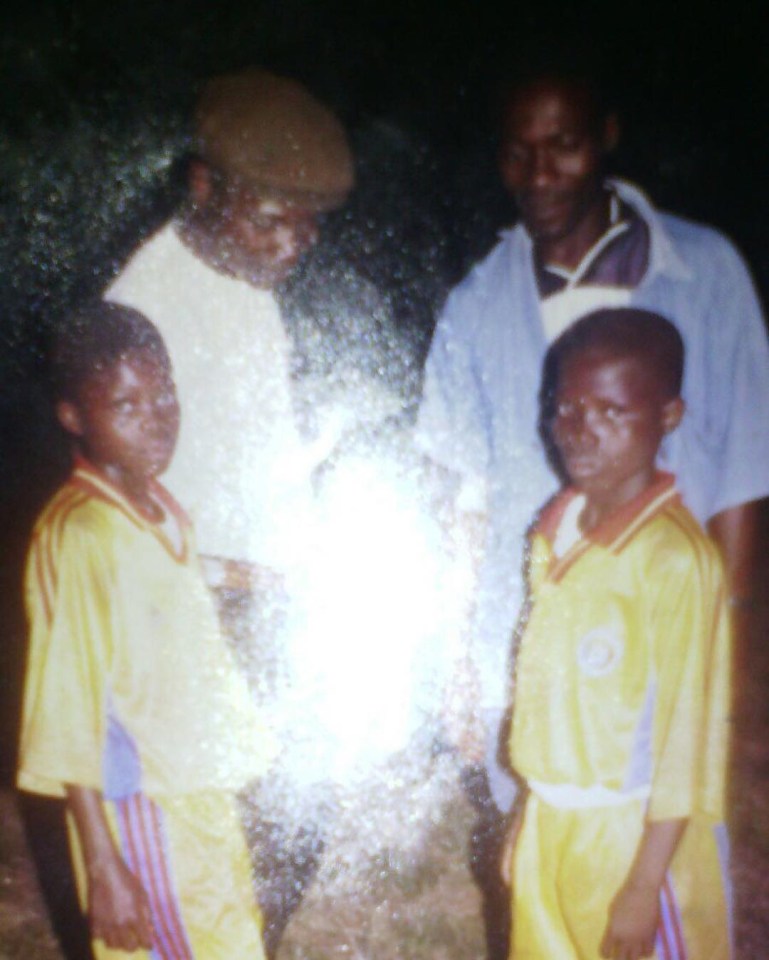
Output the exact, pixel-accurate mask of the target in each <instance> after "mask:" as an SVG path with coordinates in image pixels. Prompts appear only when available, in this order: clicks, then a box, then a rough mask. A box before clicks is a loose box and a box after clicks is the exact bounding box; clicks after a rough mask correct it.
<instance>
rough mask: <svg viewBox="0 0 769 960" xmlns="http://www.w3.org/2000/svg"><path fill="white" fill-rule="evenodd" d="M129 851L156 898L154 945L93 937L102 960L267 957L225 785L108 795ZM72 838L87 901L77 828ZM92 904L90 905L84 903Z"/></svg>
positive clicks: (117, 833) (119, 837)
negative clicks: (153, 794)
mask: <svg viewBox="0 0 769 960" xmlns="http://www.w3.org/2000/svg"><path fill="white" fill-rule="evenodd" d="M104 806H105V810H106V813H107V817H108V820H109V823H110V826H111V828H112V831H113V836H114V837H115V839H116V842H117V843H118V844H119V847H120V850H121V851H122V854H123V858H124V859H125V861H126V863H127V864H128V866H129V867H130V868H131V870H132V871H133V872H134V874H135V875H136V876H138V877H139V879H140V880H141V882H142V885H143V886H144V889H145V891H146V892H147V895H148V896H149V899H150V907H151V910H152V917H153V924H154V928H155V943H154V945H153V949H152V951H151V952H149V953H148V952H147V951H144V950H139V951H135V952H133V953H125V952H124V951H122V950H110V949H109V948H108V947H106V946H105V945H104V943H103V942H102V941H99V940H94V941H93V950H94V957H95V958H96V960H233V958H235V957H248V958H249V960H263V957H264V950H263V947H262V917H261V913H260V912H259V908H258V906H257V904H256V899H255V896H254V892H253V883H252V876H251V865H250V861H249V856H248V849H247V847H246V843H245V840H244V837H243V832H242V829H241V825H240V820H239V817H238V812H237V807H236V803H235V800H234V798H233V797H231V796H229V795H228V794H223V793H219V792H210V793H204V794H195V795H193V796H184V797H171V798H168V797H164V798H163V799H162V800H150V799H149V798H148V797H146V796H144V795H143V794H134V795H133V796H131V797H130V798H128V799H126V800H119V801H109V802H105V805H104ZM70 845H71V849H72V857H73V861H74V864H75V871H76V874H77V878H78V886H79V890H80V897H81V903H83V904H85V903H86V897H87V890H86V885H85V876H84V871H83V862H82V857H81V853H80V848H79V842H78V837H77V831H76V830H75V828H74V825H73V824H72V823H70ZM84 909H85V906H84Z"/></svg>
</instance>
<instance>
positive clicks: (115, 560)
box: [18, 463, 275, 798]
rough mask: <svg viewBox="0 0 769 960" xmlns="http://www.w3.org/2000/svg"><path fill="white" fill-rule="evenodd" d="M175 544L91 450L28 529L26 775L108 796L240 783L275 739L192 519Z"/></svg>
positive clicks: (159, 494)
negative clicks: (208, 581) (230, 638)
mask: <svg viewBox="0 0 769 960" xmlns="http://www.w3.org/2000/svg"><path fill="white" fill-rule="evenodd" d="M154 495H155V497H156V499H157V500H158V501H159V503H160V504H161V505H162V507H163V510H164V511H166V513H168V514H170V515H171V516H172V518H173V519H174V521H175V523H176V529H177V530H180V531H181V536H180V538H179V541H178V542H177V543H174V542H173V541H172V539H171V538H169V536H168V535H167V534H166V532H165V530H164V528H163V526H162V525H161V524H158V523H155V522H153V521H151V520H150V519H148V518H147V517H146V516H144V515H143V514H142V513H141V512H140V511H139V510H138V509H137V508H136V507H135V506H134V505H133V504H132V503H130V502H129V501H128V500H127V499H126V498H125V497H124V496H122V494H121V493H120V492H119V491H118V490H116V489H115V488H114V487H113V486H112V485H111V484H110V483H109V482H108V481H107V480H106V479H105V478H104V477H103V476H102V475H100V474H99V473H98V472H97V471H96V470H95V469H93V468H92V467H90V466H89V465H87V464H84V463H81V464H79V466H78V467H77V469H76V470H75V472H74V473H73V475H72V477H71V479H70V480H69V482H68V483H67V484H66V485H65V486H63V487H62V489H61V490H59V492H58V493H57V494H56V495H55V496H54V497H53V499H52V500H51V502H50V503H49V504H48V506H47V507H46V508H45V510H44V511H43V513H42V515H41V516H40V518H39V520H38V522H37V524H36V526H35V529H34V533H33V536H32V542H31V546H30V550H29V558H28V566H27V575H26V602H27V611H28V616H29V621H30V648H29V657H28V666H27V676H26V682H25V696H24V711H23V720H22V732H21V744H20V760H19V774H18V783H19V786H20V787H22V788H24V789H28V790H32V791H36V792H41V793H47V794H51V795H62V794H63V784H65V783H75V784H79V785H81V786H85V787H92V788H96V789H99V790H101V791H102V792H103V793H104V795H105V797H107V798H118V797H122V796H127V795H129V794H131V793H133V792H135V791H137V790H141V791H142V792H144V793H145V794H147V795H148V796H156V797H157V796H163V795H182V794H192V793H196V792H198V791H201V790H210V789H226V790H230V789H238V788H240V787H241V786H243V785H244V784H245V783H246V782H247V781H248V780H250V779H252V778H253V777H254V776H256V775H258V774H260V773H262V772H263V771H264V769H265V767H266V766H267V765H268V763H269V761H270V759H271V757H272V755H273V753H274V749H275V744H274V739H273V736H272V734H271V733H270V732H269V731H268V729H267V728H266V726H265V724H264V723H263V722H261V720H260V717H259V716H258V714H257V710H256V707H255V706H254V704H253V703H252V701H251V697H250V696H249V693H248V689H247V686H246V682H245V680H244V679H243V677H242V676H241V675H240V673H239V671H238V670H237V668H236V665H235V663H234V661H233V658H232V656H231V653H230V651H229V649H228V648H227V646H226V645H225V642H224V640H223V638H222V636H221V633H220V631H219V627H218V623H217V619H216V613H215V610H214V607H213V603H212V599H211V597H210V595H209V592H208V590H207V588H206V586H205V584H204V582H203V578H202V575H201V572H200V569H199V564H198V559H197V556H196V553H195V549H194V544H193V540H192V532H191V529H190V525H189V522H188V521H187V519H186V517H185V516H184V514H183V512H182V511H181V508H180V507H179V506H178V505H177V504H176V503H175V501H173V499H172V498H171V497H170V495H169V494H168V493H167V492H166V491H165V490H164V489H163V488H162V487H161V486H160V485H159V484H156V485H155V487H154Z"/></svg>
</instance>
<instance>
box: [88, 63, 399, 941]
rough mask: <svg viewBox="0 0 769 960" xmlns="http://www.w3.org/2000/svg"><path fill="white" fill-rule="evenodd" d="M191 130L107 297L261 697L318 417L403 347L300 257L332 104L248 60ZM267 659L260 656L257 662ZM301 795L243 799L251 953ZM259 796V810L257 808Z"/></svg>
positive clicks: (330, 186) (372, 302) (302, 880)
mask: <svg viewBox="0 0 769 960" xmlns="http://www.w3.org/2000/svg"><path fill="white" fill-rule="evenodd" d="M195 126H196V139H197V143H196V146H197V152H196V155H195V156H194V157H193V158H192V159H191V161H190V164H189V181H188V187H189V195H188V201H187V203H186V204H185V205H184V206H183V208H182V209H181V211H180V212H179V214H178V216H177V217H176V218H174V219H173V220H172V221H171V222H169V223H167V224H166V225H165V226H163V227H162V228H161V229H160V230H159V231H158V232H157V233H156V234H154V235H153V236H151V237H150V238H149V239H148V240H147V241H145V242H144V244H143V245H142V246H141V247H140V248H139V249H138V250H137V251H136V253H135V254H134V255H133V257H132V258H131V259H130V260H129V262H128V263H127V265H126V266H125V268H124V269H123V270H122V272H121V273H120V275H119V276H118V277H117V278H116V279H115V280H114V281H113V282H112V284H111V285H110V287H109V289H108V291H107V293H106V297H107V299H110V300H113V301H117V302H120V303H123V304H126V305H128V306H132V307H134V308H136V309H138V310H140V311H141V312H142V313H144V314H146V315H147V316H148V317H149V318H150V319H151V320H152V321H153V322H154V323H155V324H156V326H157V327H158V328H159V330H160V332H161V334H162V335H163V337H164V339H165V341H166V343H167V345H168V349H169V354H170V357H171V361H172V365H173V371H174V378H175V381H176V384H177V389H178V394H179V400H180V405H181V409H182V422H181V431H180V437H179V443H178V447H177V450H176V453H175V455H174V460H173V462H172V464H171V466H170V468H169V470H168V472H167V473H166V475H165V478H164V479H165V482H166V483H167V484H168V486H169V487H170V489H171V490H172V492H173V493H174V494H175V496H176V497H177V498H178V500H179V501H180V503H181V504H182V505H183V506H184V507H185V508H186V509H187V510H188V511H189V513H190V514H191V515H192V518H193V522H194V524H195V528H196V532H197V541H198V548H199V551H200V554H201V557H202V560H203V566H204V571H205V573H206V577H207V580H208V582H209V585H210V586H211V587H212V588H213V589H214V591H215V592H216V593H217V595H218V598H219V600H220V610H221V612H222V616H223V622H224V625H225V629H226V630H227V632H228V633H229V634H230V636H231V637H232V638H233V639H234V640H235V641H236V642H237V643H239V645H240V647H241V649H242V648H243V647H245V646H247V644H246V643H244V640H246V641H247V640H248V639H249V638H250V639H251V640H253V638H254V636H255V635H256V640H255V642H254V644H253V646H252V648H251V650H252V653H251V659H252V663H253V669H250V674H251V679H252V680H253V682H254V686H255V689H256V693H257V695H258V696H262V697H264V698H265V699H266V700H267V701H268V702H271V698H272V699H274V698H275V696H276V689H277V688H278V687H279V686H280V684H281V682H283V683H284V684H285V680H286V678H285V669H286V668H285V665H284V664H283V665H281V663H280V658H281V649H280V648H281V647H282V646H283V645H284V638H285V637H286V635H287V628H286V622H287V621H288V622H290V621H291V617H292V613H291V604H290V603H288V602H287V597H288V596H290V594H291V578H292V575H294V573H295V571H296V568H297V566H298V565H300V561H301V554H302V551H303V546H304V540H303V537H304V536H305V534H306V526H307V525H306V524H305V522H304V521H305V518H307V517H308V515H309V513H310V511H311V476H312V474H313V470H314V469H315V468H316V467H317V466H318V464H319V463H320V462H321V461H322V460H323V458H324V456H325V455H326V454H327V453H328V452H329V450H330V449H331V448H332V447H333V446H334V444H335V443H336V442H337V441H339V439H340V436H339V434H340V428H339V424H340V422H341V421H342V420H344V417H343V416H340V415H337V414H338V410H337V412H336V413H332V415H330V416H329V417H327V418H326V420H327V421H329V422H331V423H332V424H333V425H334V429H330V428H329V429H327V428H328V427H329V423H327V422H326V423H324V422H323V415H322V412H323V410H324V409H325V408H327V407H330V406H332V404H330V403H329V398H332V399H333V398H334V397H337V398H338V396H339V394H340V390H341V389H342V387H344V389H345V390H346V391H347V393H346V395H345V401H344V403H343V404H341V406H343V407H344V409H345V410H346V411H347V412H348V413H349V411H350V410H351V409H354V410H355V411H356V412H355V416H354V419H355V423H354V424H353V425H352V426H353V428H354V429H358V428H359V427H360V426H361V423H362V421H363V420H364V419H365V417H366V415H367V413H368V414H370V415H371V416H372V417H374V418H376V417H380V416H382V415H384V416H387V415H388V414H389V412H390V411H389V410H387V409H386V408H387V407H388V403H387V402H385V403H384V404H382V403H380V402H379V401H376V402H373V403H368V402H363V401H362V399H361V396H356V397H354V398H351V395H350V389H351V384H355V383H359V384H363V383H364V382H366V383H370V377H369V376H368V375H369V374H370V373H371V370H372V369H373V368H374V367H377V366H378V367H379V368H380V369H381V368H382V367H383V357H382V354H383V353H386V354H387V356H388V358H389V361H390V363H395V364H396V365H397V363H398V360H397V357H401V358H403V357H404V356H405V351H404V350H402V349H401V348H400V345H399V344H398V343H397V342H396V341H397V335H396V333H395V331H394V330H393V328H392V324H391V320H390V317H389V313H388V311H387V310H386V309H385V307H384V305H383V302H382V300H381V298H380V297H379V296H378V294H377V293H376V291H375V290H374V289H373V287H372V286H371V285H370V284H368V283H366V282H365V281H362V280H360V279H359V278H356V277H355V276H354V275H353V274H351V272H350V271H349V270H346V269H344V267H343V265H338V264H337V265H334V264H333V262H332V261H333V260H334V259H335V258H333V257H331V258H327V259H326V261H325V262H324V261H322V260H321V269H322V271H323V276H322V277H321V278H319V277H318V267H317V265H316V266H315V267H308V266H307V262H308V261H312V257H310V258H307V257H305V254H308V253H309V251H310V248H312V247H313V246H314V244H315V243H316V240H317V239H318V233H319V218H320V216H321V215H322V214H324V213H326V212H328V211H331V210H333V209H335V208H338V207H339V206H341V205H342V204H343V203H344V201H345V199H346V198H347V196H348V194H349V193H350V191H351V189H352V188H353V185H354V167H353V158H352V154H351V151H350V148H349V145H348V141H347V137H346V135H345V131H344V129H343V127H342V125H341V124H340V122H339V121H338V120H337V118H336V117H335V116H334V115H333V113H331V111H330V110H329V109H327V108H326V107H325V106H324V105H323V104H321V103H319V102H318V101H317V100H316V99H315V98H314V97H313V96H311V95H310V94H309V93H308V91H307V90H306V89H305V88H304V87H303V86H301V85H300V84H299V83H297V82H295V81H293V80H289V79H286V78H283V77H278V76H275V75H273V74H271V73H268V72H266V71H264V70H261V69H247V70H244V71H242V72H239V73H236V74H232V75H228V76H222V77H217V78H215V79H213V80H210V81H209V82H208V83H207V84H206V85H205V87H204V89H203V91H202V93H201V96H200V98H199V101H198V105H197V110H196V116H195ZM337 259H338V258H337ZM300 261H302V262H301V263H300ZM297 276H300V277H301V280H302V283H301V284H299V286H298V288H297V283H296V279H297ZM324 296H325V300H323V297H324ZM361 344H365V350H364V348H362V347H361ZM356 351H357V353H356ZM408 365H409V364H408V359H407V358H406V361H405V363H404V368H405V367H408ZM374 392H375V393H377V391H374ZM377 395H379V394H377ZM391 399H392V397H391ZM324 403H325V407H324ZM397 405H398V401H397V398H396V400H395V407H397ZM337 406H338V407H339V406H340V405H339V404H338V405H337ZM348 419H349V418H348ZM347 425H348V426H349V423H348V424H347ZM335 430H336V432H335ZM271 647H272V649H270V648H271ZM273 655H274V656H275V657H276V659H277V661H278V662H277V664H276V663H274V662H273V663H269V662H268V663H267V664H266V665H265V661H269V660H270V657H271V656H273ZM246 656H248V654H246ZM281 671H283V673H281ZM289 682H290V681H289ZM303 721H304V727H305V728H307V727H308V726H309V725H310V724H311V721H310V720H308V719H307V718H306V717H304V718H303ZM290 723H291V727H290V729H288V730H285V729H284V730H281V731H280V733H281V734H286V735H287V740H288V742H286V743H285V749H284V751H283V756H282V758H281V762H282V763H283V764H284V766H285V765H293V767H298V766H300V765H301V764H300V763H299V762H298V760H297V757H298V756H300V755H302V756H304V755H306V753H307V746H306V742H305V745H304V747H303V748H302V747H301V746H300V747H298V748H297V747H296V741H297V740H301V738H302V735H303V734H302V733H301V732H299V731H297V729H296V728H295V727H296V726H298V723H297V724H296V725H294V721H293V719H291V720H290ZM306 732H307V731H306V730H305V733H306ZM310 737H311V734H310ZM292 741H294V743H293V747H292ZM292 749H294V759H293V760H291V759H290V758H289V759H286V757H287V756H288V755H289V754H290V753H291V750H292ZM302 749H303V750H304V753H302ZM278 779H280V778H278ZM289 779H290V778H289ZM302 786H303V788H304V787H306V786H307V784H306V783H305V784H303V785H302ZM306 792H307V793H309V795H310V800H309V801H308V800H307V797H306V796H305V797H304V799H303V800H301V801H297V800H296V797H295V796H294V795H293V794H292V788H291V787H287V788H286V791H285V793H284V795H283V796H281V795H280V792H279V791H278V792H277V793H276V789H275V788H274V787H272V793H271V795H270V798H269V799H268V800H267V801H266V803H264V804H262V803H261V797H260V800H259V801H253V803H252V806H253V808H254V810H253V811H252V812H253V813H254V818H255V823H254V824H252V827H253V842H254V845H255V846H256V847H257V851H256V856H257V859H258V860H259V861H260V867H259V873H260V891H259V895H260V901H261V904H262V909H263V913H264V914H265V921H266V924H265V926H266V929H265V946H266V949H267V952H268V955H274V953H275V951H276V949H277V945H278V942H279V939H280V936H281V934H282V932H283V929H284V927H285V924H286V922H287V920H288V917H289V915H290V914H291V912H292V911H293V910H294V909H295V908H296V906H297V905H298V902H299V900H300V899H301V896H302V892H303V888H304V886H305V885H306V882H307V880H308V878H309V876H311V875H312V874H313V873H314V871H315V869H316V867H317V861H318V858H319V848H320V846H321V841H319V840H318V836H319V835H320V834H322V832H323V831H322V826H321V827H319V826H318V824H319V823H320V822H321V821H322V819H323V814H322V808H323V805H324V804H323V801H322V800H321V799H318V795H313V786H312V785H310V788H309V789H308V791H306ZM319 795H320V796H325V794H324V793H323V788H322V787H321V790H320V793H319ZM308 804H309V806H310V807H314V809H313V810H312V816H309V817H305V816H304V814H303V811H304V810H306V809H307V807H308ZM265 806H266V807H267V808H268V810H269V811H270V812H268V813H267V814H266V816H265V815H264V814H263V813H259V812H258V811H259V810H263V809H264V807H265ZM292 806H296V807H297V810H292V809H291V808H292ZM276 810H277V811H278V813H277V815H276V813H275V812H276ZM297 811H298V812H297ZM271 820H272V821H278V822H272V823H270V822H269V821H271ZM308 823H309V826H308Z"/></svg>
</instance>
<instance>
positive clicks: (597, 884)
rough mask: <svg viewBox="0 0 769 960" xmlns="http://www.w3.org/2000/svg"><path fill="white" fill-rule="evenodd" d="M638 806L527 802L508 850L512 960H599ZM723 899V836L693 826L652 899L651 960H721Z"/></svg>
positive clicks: (641, 810) (726, 921)
mask: <svg viewBox="0 0 769 960" xmlns="http://www.w3.org/2000/svg"><path fill="white" fill-rule="evenodd" d="M645 809H646V801H645V800H643V799H637V800H629V801H628V802H627V803H622V804H619V805H616V806H603V807H599V808H583V809H563V808H559V807H554V806H551V805H550V804H547V803H544V802H543V801H542V800H541V799H540V798H538V797H537V796H536V795H535V794H530V795H529V796H528V797H527V800H526V809H525V813H524V820H523V824H522V827H521V832H520V834H519V836H518V841H517V845H516V850H515V859H514V864H513V888H512V915H513V916H512V927H513V931H512V940H511V944H512V946H511V958H514V960H543V958H545V957H546V958H547V960H599V957H600V953H599V948H600V943H601V940H602V938H603V935H604V932H605V930H606V924H607V920H608V913H609V906H610V904H611V902H612V900H613V898H614V896H615V895H616V893H617V891H618V890H619V888H620V887H621V886H622V884H623V883H624V881H625V878H626V877H627V875H628V872H629V870H630V866H631V864H632V862H633V858H634V856H635V853H636V850H637V848H638V844H639V842H640V839H641V834H642V832H643V826H644V819H645ZM730 903H731V895H730V887H729V882H728V851H727V849H726V833H725V830H724V828H723V827H722V826H719V827H714V826H713V825H712V824H705V823H701V822H698V821H697V820H691V821H690V822H689V824H688V826H687V828H686V831H685V833H684V836H683V839H682V841H681V843H680V845H679V848H678V850H677V851H676V854H675V857H674V858H673V862H672V864H671V867H670V870H669V872H668V876H667V878H666V880H665V883H664V885H663V888H662V890H661V893H660V925H659V928H658V932H657V938H656V947H655V952H654V955H653V956H654V960H728V958H729V957H730V956H731V950H730V940H731V936H730V928H731V922H730V921H731V909H730Z"/></svg>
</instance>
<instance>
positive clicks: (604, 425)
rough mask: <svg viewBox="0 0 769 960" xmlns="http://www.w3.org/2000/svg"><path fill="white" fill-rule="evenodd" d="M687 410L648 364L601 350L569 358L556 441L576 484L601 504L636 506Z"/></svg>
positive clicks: (559, 403)
mask: <svg viewBox="0 0 769 960" xmlns="http://www.w3.org/2000/svg"><path fill="white" fill-rule="evenodd" d="M682 409H683V407H682V403H681V401H680V400H679V399H678V398H676V399H670V398H669V397H668V396H666V394H665V391H664V389H663V387H662V384H661V382H660V378H658V377H655V376H654V375H653V374H650V371H649V369H648V363H646V362H644V361H643V360H642V359H639V358H637V357H633V356H618V355H617V354H616V353H614V352H612V351H608V350H605V349H598V348H594V349H589V350H585V351H584V352H582V353H577V354H574V355H573V356H571V357H569V358H567V359H566V360H565V361H564V363H563V365H562V368H561V370H560V371H559V376H558V386H557V389H556V408H555V416H554V419H553V422H552V434H553V439H554V441H555V445H556V447H557V448H558V452H559V453H560V455H561V460H562V463H563V466H564V468H565V470H566V473H567V475H568V477H569V479H570V481H571V482H572V484H573V485H574V486H575V487H577V489H579V490H581V491H582V492H583V493H585V494H587V495H588V498H590V497H593V498H594V499H595V500H596V501H598V502H606V501H610V502H611V503H613V504H614V505H619V504H621V503H625V502H627V501H628V500H630V499H632V498H633V497H634V496H636V495H637V494H638V493H640V492H641V491H642V490H644V489H645V488H646V487H647V486H648V485H649V483H650V482H651V480H652V478H653V477H654V472H655V460H656V456H657V450H658V448H659V445H660V443H661V441H662V438H663V436H664V435H665V434H666V433H667V432H669V431H670V430H672V429H673V428H674V427H675V426H676V425H677V423H678V421H679V419H680V416H681V413H682Z"/></svg>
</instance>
